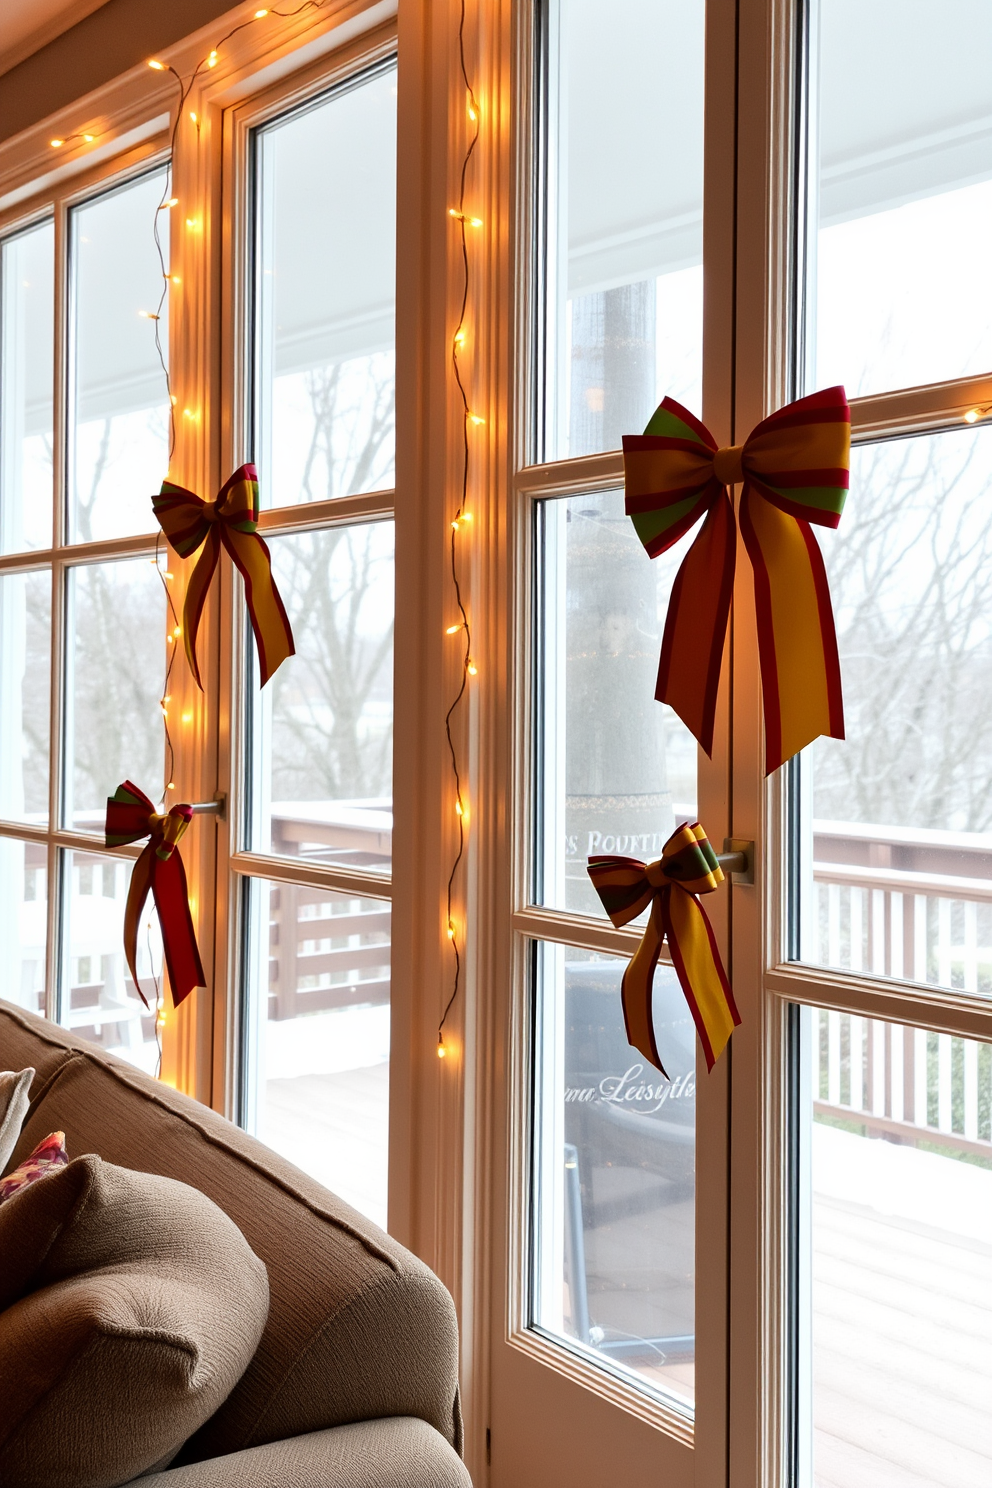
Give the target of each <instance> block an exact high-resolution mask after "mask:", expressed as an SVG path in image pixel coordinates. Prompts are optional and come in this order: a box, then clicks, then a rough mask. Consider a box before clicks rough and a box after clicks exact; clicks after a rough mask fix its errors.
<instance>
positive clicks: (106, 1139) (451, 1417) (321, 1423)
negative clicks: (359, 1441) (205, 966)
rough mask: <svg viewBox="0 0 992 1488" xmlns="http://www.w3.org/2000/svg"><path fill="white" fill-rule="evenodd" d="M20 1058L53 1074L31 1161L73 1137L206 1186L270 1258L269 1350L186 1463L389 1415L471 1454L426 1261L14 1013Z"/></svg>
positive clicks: (256, 1146) (9, 1018)
mask: <svg viewBox="0 0 992 1488" xmlns="http://www.w3.org/2000/svg"><path fill="white" fill-rule="evenodd" d="M15 1050H16V1053H15V1052H14V1051H15ZM8 1062H9V1063H11V1064H13V1063H22V1064H28V1063H31V1064H33V1065H35V1067H36V1068H37V1069H38V1071H39V1076H41V1074H42V1071H43V1070H44V1072H45V1078H46V1083H45V1084H44V1086H43V1087H42V1088H41V1093H40V1095H39V1096H38V1097H37V1099H36V1101H35V1103H34V1105H33V1106H32V1109H31V1112H30V1114H29V1116H28V1119H27V1122H26V1123H25V1127H24V1131H23V1132H22V1136H21V1142H20V1144H19V1148H18V1152H21V1151H23V1152H28V1151H30V1150H31V1148H32V1147H33V1145H34V1143H35V1142H36V1141H38V1140H39V1139H40V1138H41V1137H43V1136H44V1135H45V1133H46V1132H48V1131H51V1130H52V1128H53V1127H58V1128H59V1129H60V1130H62V1131H64V1132H65V1133H66V1142H67V1145H68V1148H69V1151H70V1152H90V1151H98V1152H100V1153H101V1154H102V1155H103V1156H104V1157H105V1158H106V1159H107V1160H108V1161H110V1162H115V1163H120V1164H121V1165H122V1166H123V1167H129V1168H144V1169H151V1170H154V1171H155V1172H157V1173H163V1174H165V1175H167V1176H170V1177H175V1178H180V1179H183V1180H185V1181H187V1182H191V1183H195V1185H196V1186H197V1188H199V1189H201V1190H202V1192H203V1193H205V1194H207V1195H209V1197H210V1198H212V1199H213V1200H214V1202H215V1203H217V1204H219V1205H220V1207H221V1208H222V1209H223V1210H224V1211H225V1212H226V1213H227V1214H228V1215H230V1217H231V1218H232V1219H233V1220H234V1222H235V1224H236V1225H237V1226H238V1228H239V1230H241V1232H242V1233H243V1234H244V1235H245V1237H246V1239H247V1240H248V1243H249V1245H250V1246H251V1248H252V1250H253V1251H254V1252H255V1254H256V1255H258V1256H260V1257H261V1259H262V1260H263V1261H264V1262H265V1265H266V1267H267V1269H268V1273H269V1286H270V1291H271V1305H270V1309H269V1320H268V1323H267V1324H266V1327H265V1332H264V1334H263V1336H262V1341H261V1343H260V1344H259V1347H258V1351H257V1353H256V1354H255V1357H254V1358H253V1359H252V1361H251V1363H250V1364H249V1366H248V1368H247V1369H246V1371H245V1373H244V1376H243V1377H242V1379H241V1380H240V1381H239V1382H238V1384H237V1385H236V1386H235V1388H234V1389H233V1390H232V1392H231V1394H230V1396H229V1397H228V1399H227V1400H226V1401H225V1402H224V1404H223V1405H222V1406H221V1408H220V1409H219V1410H218V1411H217V1412H216V1413H215V1415H214V1416H213V1417H212V1418H211V1419H210V1420H209V1421H207V1422H206V1424H205V1425H204V1426H203V1427H202V1428H201V1429H200V1431H198V1432H197V1433H196V1435H195V1436H194V1437H193V1438H192V1440H191V1441H190V1442H189V1443H187V1445H186V1447H184V1449H183V1451H182V1452H181V1453H180V1456H179V1459H178V1460H179V1461H180V1462H188V1461H198V1460H200V1459H203V1458H207V1457H215V1456H220V1455H222V1454H224V1453H230V1452H237V1451H240V1450H241V1449H242V1448H245V1447H251V1446H256V1445H259V1444H262V1443H265V1442H272V1441H278V1440H279V1439H280V1438H282V1437H291V1436H299V1435H302V1434H303V1433H304V1432H310V1431H316V1430H319V1429H321V1428H323V1427H328V1426H338V1425H342V1424H344V1423H346V1422H350V1421H363V1420H366V1419H368V1418H369V1417H373V1416H383V1417H384V1416H416V1417H419V1418H420V1419H421V1420H423V1421H426V1422H428V1423H429V1424H430V1425H431V1426H433V1427H434V1428H435V1430H437V1431H438V1432H440V1433H441V1435H442V1436H443V1437H444V1438H445V1439H446V1440H447V1441H448V1442H450V1443H452V1445H453V1446H454V1447H455V1449H456V1450H458V1451H460V1450H461V1412H460V1408H459V1402H458V1384H457V1379H458V1374H457V1371H458V1333H457V1323H456V1318H455V1310H454V1306H453V1304H452V1301H451V1298H450V1296H449V1295H448V1292H447V1291H446V1290H445V1288H444V1286H443V1285H442V1284H441V1282H440V1281H438V1279H437V1277H436V1276H434V1275H433V1273H432V1272H431V1271H430V1270H429V1269H428V1268H427V1267H426V1266H425V1265H424V1264H423V1263H422V1262H421V1261H419V1260H417V1258H416V1257H415V1256H413V1255H411V1254H410V1252H409V1251H408V1250H406V1249H405V1248H404V1247H403V1246H402V1245H400V1244H399V1243H398V1242H397V1241H395V1240H393V1239H392V1238H391V1237H390V1236H389V1235H386V1234H384V1233H383V1231H382V1230H380V1229H379V1228H378V1227H377V1226H376V1225H374V1224H373V1223H372V1222H371V1221H370V1220H368V1219H365V1218H364V1217H363V1216H362V1215H360V1214H357V1213H356V1212H355V1210H353V1209H351V1208H349V1206H348V1205H347V1204H345V1203H343V1202H342V1200H340V1199H338V1198H336V1197H335V1195H334V1194H331V1193H328V1191H327V1189H325V1188H323V1187H322V1186H321V1185H320V1184H319V1183H316V1182H315V1181H314V1180H313V1179H311V1178H309V1177H307V1176H306V1175H305V1174H304V1173H301V1172H300V1171H299V1169H298V1168H294V1167H293V1165H292V1164H291V1163H289V1162H286V1161H285V1160H284V1159H283V1158H281V1157H279V1156H277V1155H276V1154H275V1153H274V1152H271V1151H270V1150H269V1149H268V1148H266V1147H263V1146H262V1144H261V1143H260V1142H257V1141H255V1139H254V1138H252V1137H250V1136H248V1135H247V1134H246V1133H245V1132H243V1131H240V1130H239V1129H238V1128H237V1127H234V1126H232V1125H231V1123H230V1122H228V1121H225V1120H224V1118H223V1117H221V1116H218V1115H217V1114H216V1113H215V1112H213V1111H211V1110H209V1109H208V1108H207V1107H205V1106H202V1105H200V1104H199V1103H198V1102H197V1101H194V1100H191V1099H190V1098H189V1097H188V1096H184V1095H181V1094H179V1093H178V1092H176V1091H174V1090H170V1089H169V1088H168V1087H166V1086H164V1085H162V1084H159V1083H158V1082H156V1081H154V1080H152V1079H150V1078H149V1077H148V1076H146V1075H143V1074H141V1073H140V1071H138V1070H134V1069H132V1068H131V1067H130V1066H127V1065H125V1064H123V1063H122V1062H121V1061H119V1060H115V1059H113V1058H110V1057H108V1056H107V1055H104V1054H102V1053H100V1052H99V1051H97V1050H95V1049H94V1048H93V1047H92V1045H88V1044H86V1043H85V1042H84V1041H83V1040H81V1039H78V1038H73V1037H72V1035H70V1034H68V1033H66V1032H65V1031H64V1030H62V1029H60V1028H56V1027H54V1026H53V1025H52V1024H47V1023H43V1022H42V1021H41V1020H40V1019H37V1018H34V1017H32V1016H31V1015H30V1014H24V1013H22V1012H20V1011H19V1010H18V1009H15V1008H13V1007H12V1006H11V1005H10V1004H9V1003H7V1004H0V1063H8ZM17 1155H18V1153H15V1157H16V1156H17ZM48 1181H50V1180H48V1179H46V1180H45V1182H48Z"/></svg>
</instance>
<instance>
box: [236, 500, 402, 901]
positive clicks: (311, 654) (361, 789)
mask: <svg viewBox="0 0 992 1488" xmlns="http://www.w3.org/2000/svg"><path fill="white" fill-rule="evenodd" d="M271 551H272V568H273V573H274V575H275V578H276V582H277V584H278V585H279V591H280V593H281V594H282V598H283V602H284V604H285V606H286V610H287V612H288V614H289V617H290V621H291V623H292V626H293V634H294V637H295V641H296V655H295V656H291V657H290V658H289V659H288V661H285V662H283V664H282V666H281V667H280V668H279V670H278V671H277V672H276V674H275V676H274V677H273V678H272V680H271V681H270V682H269V683H268V685H267V686H266V687H265V688H263V689H262V690H261V692H259V691H258V690H257V688H256V691H255V696H254V711H253V721H254V726H255V738H256V753H255V762H256V771H255V799H254V807H253V812H252V841H253V845H254V847H255V850H256V851H261V852H275V853H279V854H282V855H287V856H290V857H304V858H307V859H308V860H310V861H312V862H319V863H338V864H340V865H342V866H345V865H347V866H351V867H358V868H365V869H367V870H370V871H372V872H382V873H387V872H388V871H389V865H390V860H391V855H392V846H391V843H392V768H393V756H392V741H393V695H392V686H393V524H392V522H375V523H368V524H363V525H362V526H355V527H325V528H323V529H321V530H320V531H317V532H302V533H298V534H295V535H293V536H291V537H275V538H273V539H272V542H271Z"/></svg>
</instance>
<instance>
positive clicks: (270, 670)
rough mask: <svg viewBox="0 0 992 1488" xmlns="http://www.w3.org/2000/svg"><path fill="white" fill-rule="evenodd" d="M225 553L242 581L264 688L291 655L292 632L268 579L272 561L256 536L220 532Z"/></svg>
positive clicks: (270, 579) (280, 599) (276, 592)
mask: <svg viewBox="0 0 992 1488" xmlns="http://www.w3.org/2000/svg"><path fill="white" fill-rule="evenodd" d="M224 542H225V543H226V544H227V550H228V552H229V553H230V555H231V557H232V558H233V559H234V562H235V564H236V566H237V568H238V571H239V572H240V574H241V577H242V578H243V579H244V581H245V602H246V604H247V606H248V616H249V618H250V620H251V628H252V630H253V631H254V632H255V645H256V647H257V648H258V671H259V678H260V681H261V685H262V686H263V687H264V686H265V684H266V682H268V680H269V678H270V677H272V676H273V675H274V674H275V673H276V672H277V671H278V669H279V667H280V666H282V663H283V662H284V661H285V660H286V658H287V656H295V654H296V646H295V645H294V643H293V630H292V627H291V625H290V623H289V616H288V615H287V614H286V607H285V605H284V604H283V602H282V596H281V595H280V593H279V590H278V589H277V588H276V582H275V579H273V577H272V560H271V558H270V556H269V549H268V546H267V545H266V543H265V541H264V540H263V539H262V538H261V537H259V536H258V534H257V533H254V532H252V533H248V532H232V531H230V530H229V529H228V530H225V532H224Z"/></svg>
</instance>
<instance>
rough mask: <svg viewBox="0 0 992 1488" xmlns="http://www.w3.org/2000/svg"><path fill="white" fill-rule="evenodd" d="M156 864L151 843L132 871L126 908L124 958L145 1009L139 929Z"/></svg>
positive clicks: (146, 1001)
mask: <svg viewBox="0 0 992 1488" xmlns="http://www.w3.org/2000/svg"><path fill="white" fill-rule="evenodd" d="M154 864H155V849H154V848H153V847H152V845H151V843H150V842H149V844H148V846H147V847H146V848H145V850H144V852H143V853H142V854H141V856H140V858H138V860H137V862H136V863H135V865H134V867H133V868H132V870H131V882H130V884H129V885H128V891H127V903H126V904H125V906H124V957H125V960H126V961H127V968H128V971H129V972H130V973H131V980H132V982H133V983H134V986H135V991H136V992H137V994H138V996H139V997H140V998H141V1000H142V1002H143V1003H144V1004H145V1007H148V1006H149V1002H148V998H147V997H146V996H145V994H144V992H142V990H141V983H140V982H139V981H138V927H139V925H140V924H141V911H142V910H143V909H144V907H145V900H146V899H147V898H148V890H149V889H150V888H151V886H152V875H153V873H154Z"/></svg>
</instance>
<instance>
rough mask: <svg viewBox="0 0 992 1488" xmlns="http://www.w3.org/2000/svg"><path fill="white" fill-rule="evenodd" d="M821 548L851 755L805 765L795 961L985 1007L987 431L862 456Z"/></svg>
mask: <svg viewBox="0 0 992 1488" xmlns="http://www.w3.org/2000/svg"><path fill="white" fill-rule="evenodd" d="M851 488H852V492H854V493H855V497H854V499H853V500H852V501H851V502H850V503H849V505H848V508H847V511H846V512H845V515H844V521H843V522H842V523H841V526H840V528H839V530H838V531H837V532H836V533H830V534H828V535H827V536H826V537H825V538H824V539H823V548H824V553H825V557H826V561H827V570H828V574H829V578H830V587H831V593H832V596H833V603H834V610H835V614H836V619H837V634H838V641H839V646H840V657H841V668H842V673H843V680H844V701H845V712H846V723H847V740H846V742H840V743H839V742H837V741H835V740H827V739H820V740H818V741H817V743H816V744H815V745H813V746H812V747H811V749H810V750H809V751H807V753H806V755H805V757H804V763H803V768H802V775H803V780H804V785H803V792H804V795H803V812H804V822H805V827H804V843H805V848H804V854H805V856H804V858H803V861H802V865H801V871H802V875H803V881H802V891H803V892H802V901H803V916H802V931H803V943H802V954H803V956H804V957H805V958H807V959H810V960H815V961H819V962H821V963H825V964H826V965H829V966H838V967H850V968H852V969H853V970H857V971H869V972H875V973H876V974H879V975H884V976H894V977H906V978H909V979H910V980H913V981H919V982H930V983H932V984H934V985H936V986H941V987H948V988H962V989H964V990H966V991H969V992H981V993H984V994H986V995H989V994H992V796H990V794H989V788H988V782H989V775H990V772H992V705H990V700H989V691H988V687H987V684H986V678H987V676H988V670H989V666H990V664H992V581H990V574H992V536H990V532H989V526H988V502H989V495H990V492H992V432H990V431H987V430H985V431H982V430H976V431H970V430H967V429H962V430H961V431H960V432H955V433H951V434H941V435H934V436H930V437H927V438H920V439H905V440H894V441H891V442H889V443H886V444H880V445H869V446H862V447H861V448H859V449H856V450H855V451H854V453H853V459H852V467H851Z"/></svg>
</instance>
